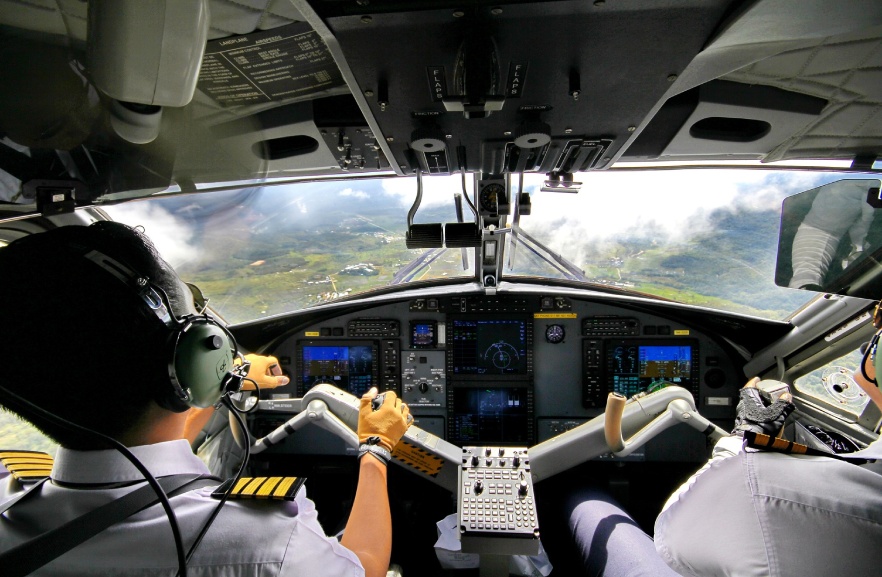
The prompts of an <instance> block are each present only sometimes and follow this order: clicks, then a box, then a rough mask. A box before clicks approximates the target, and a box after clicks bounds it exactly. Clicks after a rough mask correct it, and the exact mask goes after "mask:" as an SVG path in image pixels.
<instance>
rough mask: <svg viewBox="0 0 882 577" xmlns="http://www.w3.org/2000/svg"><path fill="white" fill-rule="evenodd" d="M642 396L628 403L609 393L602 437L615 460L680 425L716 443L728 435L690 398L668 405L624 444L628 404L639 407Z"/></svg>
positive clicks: (623, 397) (618, 394)
mask: <svg viewBox="0 0 882 577" xmlns="http://www.w3.org/2000/svg"><path fill="white" fill-rule="evenodd" d="M640 400H641V395H636V396H634V397H632V398H631V400H630V401H629V400H627V399H626V398H625V396H624V395H622V394H621V393H610V394H609V397H607V399H606V411H605V412H604V427H603V434H604V437H605V439H606V444H607V446H608V447H609V450H610V451H612V453H613V455H615V456H616V457H626V456H628V455H630V454H631V453H633V452H634V451H635V450H636V449H637V448H638V447H640V446H641V445H643V444H645V443H646V441H648V440H649V439H651V438H653V437H655V436H656V435H658V434H659V433H660V432H662V431H664V430H665V429H667V428H668V427H670V426H672V425H676V424H677V423H686V424H687V425H689V426H691V427H692V428H694V429H696V430H698V431H700V432H701V433H704V434H705V435H707V436H708V437H710V438H711V440H713V441H718V440H720V439H721V438H723V437H725V436H726V434H727V433H726V431H724V430H723V429H721V428H720V427H718V426H716V425H714V424H713V423H711V422H710V421H708V420H707V419H705V418H704V417H702V416H701V415H700V414H699V413H698V410H697V409H696V408H695V404H694V402H693V401H692V398H691V395H690V397H689V398H688V399H686V398H678V399H673V400H672V401H671V402H670V403H668V406H667V410H665V411H664V412H662V413H660V414H658V415H657V416H656V417H655V418H654V419H652V420H651V421H649V422H648V423H646V425H645V426H643V427H642V428H641V429H640V430H638V431H637V432H636V433H634V435H633V436H631V438H630V439H628V440H627V441H625V440H624V439H623V438H622V415H623V414H624V412H625V405H626V404H628V403H629V402H635V403H640Z"/></svg>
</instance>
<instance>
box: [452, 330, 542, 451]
mask: <svg viewBox="0 0 882 577" xmlns="http://www.w3.org/2000/svg"><path fill="white" fill-rule="evenodd" d="M449 327H450V329H451V330H452V334H451V338H450V339H449V346H450V347H451V348H452V350H451V353H450V354H451V360H452V366H451V369H452V373H453V374H454V375H488V376H491V375H496V376H500V375H528V374H530V373H531V372H532V363H531V359H530V345H531V344H532V343H531V341H532V338H531V335H532V324H531V323H528V322H527V321H526V320H523V319H511V318H505V319H488V318H482V319H453V320H452V321H451V322H450V323H449ZM476 441H477V440H476Z"/></svg>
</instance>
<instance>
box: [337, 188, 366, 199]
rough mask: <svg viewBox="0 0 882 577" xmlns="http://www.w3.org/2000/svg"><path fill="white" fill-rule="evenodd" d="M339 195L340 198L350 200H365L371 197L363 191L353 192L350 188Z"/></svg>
mask: <svg viewBox="0 0 882 577" xmlns="http://www.w3.org/2000/svg"><path fill="white" fill-rule="evenodd" d="M339 194H340V196H350V197H352V198H357V199H359V200H367V199H369V198H370V197H371V195H369V194H368V193H366V192H365V191H363V190H353V189H351V188H347V189H344V190H341V191H340V192H339Z"/></svg>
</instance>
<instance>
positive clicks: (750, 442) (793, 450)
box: [744, 431, 866, 465]
mask: <svg viewBox="0 0 882 577" xmlns="http://www.w3.org/2000/svg"><path fill="white" fill-rule="evenodd" d="M744 440H745V441H747V443H746V445H747V446H748V447H750V448H751V449H759V450H761V451H773V452H775V453H789V454H792V455H813V456H815V457H830V458H831V459H839V460H842V461H848V462H849V463H854V464H856V465H860V464H862V463H866V460H865V459H845V458H843V457H840V456H839V455H837V454H836V453H828V452H826V451H819V450H818V449H813V448H811V447H809V446H807V445H803V444H801V443H794V442H793V441H788V440H787V439H782V438H780V437H771V436H769V435H764V434H762V433H755V432H753V431H745V433H744Z"/></svg>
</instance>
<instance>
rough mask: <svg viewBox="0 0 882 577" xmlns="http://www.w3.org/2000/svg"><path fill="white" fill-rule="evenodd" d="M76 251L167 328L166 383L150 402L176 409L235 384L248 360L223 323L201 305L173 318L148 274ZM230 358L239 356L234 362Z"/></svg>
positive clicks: (210, 401)
mask: <svg viewBox="0 0 882 577" xmlns="http://www.w3.org/2000/svg"><path fill="white" fill-rule="evenodd" d="M80 254H81V256H82V257H83V258H85V259H86V260H88V261H90V262H92V263H94V264H95V265H97V266H98V267H100V268H101V269H103V270H104V271H106V272H108V273H109V274H111V275H112V276H113V277H114V278H116V279H118V280H119V281H121V282H122V283H123V284H125V285H126V286H127V287H129V288H130V289H131V290H132V292H134V293H135V295H136V296H137V297H138V298H139V300H140V301H141V302H143V303H144V305H145V308H146V309H147V310H146V311H145V314H147V316H149V317H155V318H156V319H157V320H158V321H159V322H160V323H162V325H163V326H164V327H165V328H166V330H167V331H168V336H167V337H166V343H167V344H166V349H167V367H168V379H169V382H170V384H171V388H170V389H166V390H165V391H160V393H159V394H157V396H156V402H157V403H158V404H159V405H160V406H161V407H163V408H165V409H168V410H170V411H175V412H179V413H180V412H183V411H186V410H187V409H189V408H190V407H202V408H204V407H210V406H212V405H215V404H217V402H218V401H220V400H221V398H222V397H223V396H224V395H226V394H228V393H235V392H237V391H238V390H239V389H240V388H241V386H242V381H243V380H244V378H245V376H246V375H247V374H248V366H249V364H250V363H248V362H247V361H245V359H244V358H243V357H242V356H241V355H240V354H239V350H238V346H237V345H236V339H235V338H234V337H233V335H232V334H231V333H230V331H228V330H227V328H226V327H224V326H223V325H221V324H220V323H218V322H217V321H215V320H214V319H213V318H211V317H210V316H208V315H207V314H205V313H204V310H203V311H201V313H200V314H194V315H186V316H184V317H181V318H178V317H176V316H175V315H174V313H173V311H172V308H171V303H170V302H169V299H168V295H167V294H166V293H165V291H163V290H162V288H160V287H158V286H156V285H154V284H152V283H151V282H150V279H149V278H147V277H145V276H143V275H139V274H138V273H136V272H135V271H134V270H133V269H132V268H130V267H128V266H126V265H124V264H123V263H121V262H119V261H118V260H115V259H113V258H111V257H109V256H107V255H106V254H104V253H102V252H99V251H97V250H94V249H87V250H86V252H85V253H82V252H81V253H80ZM197 290H198V289H197ZM234 358H239V360H240V361H241V362H240V363H239V364H238V365H237V364H235V363H234V362H233V359H234Z"/></svg>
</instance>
